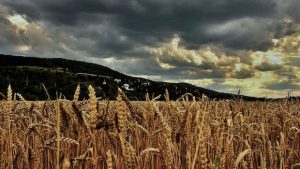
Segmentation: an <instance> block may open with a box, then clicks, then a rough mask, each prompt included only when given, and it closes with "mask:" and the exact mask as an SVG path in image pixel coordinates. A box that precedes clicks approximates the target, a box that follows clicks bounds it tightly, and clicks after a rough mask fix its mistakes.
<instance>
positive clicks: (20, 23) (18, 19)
mask: <svg viewBox="0 0 300 169" xmlns="http://www.w3.org/2000/svg"><path fill="white" fill-rule="evenodd" d="M7 19H8V20H9V21H10V22H11V23H12V24H13V25H16V26H17V27H18V28H19V29H23V30H26V28H27V25H28V24H29V23H28V22H27V20H26V19H25V18H24V17H23V16H21V15H13V16H9V17H8V18H7Z"/></svg>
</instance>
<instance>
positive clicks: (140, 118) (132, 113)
mask: <svg viewBox="0 0 300 169" xmlns="http://www.w3.org/2000/svg"><path fill="white" fill-rule="evenodd" d="M89 92H90V95H89V96H90V98H89V99H88V100H84V101H78V98H79V94H80V91H79V88H77V90H76V92H75V95H74V100H72V101H70V100H61V99H59V100H55V101H50V100H49V101H38V102H29V101H26V100H25V99H24V98H23V97H22V96H21V95H20V94H14V93H13V91H12V90H11V89H10V87H9V89H8V94H7V100H6V101H0V153H1V155H0V168H1V169H2V168H3V169H4V168H14V169H17V168H38V169H40V168H45V169H53V168H63V169H68V168H72V169H77V168H108V169H112V168H114V169H134V168H141V169H144V168H154V169H161V168H166V169H180V168H182V169H185V168H188V169H204V168H215V169H218V168H219V169H223V168H228V169H234V168H243V169H246V168H250V169H252V168H253V169H264V168H268V169H283V168H288V169H290V168H297V167H298V168H299V166H300V165H299V163H300V160H299V159H300V105H299V102H298V101H280V102H245V101H242V100H236V101H212V100H208V99H206V100H202V101H197V102H196V101H187V99H185V97H182V99H181V100H180V101H176V102H172V101H170V100H169V99H168V96H169V94H168V92H166V95H165V97H166V101H165V102H157V101H155V99H154V100H150V98H149V96H148V95H147V96H146V100H147V101H145V102H129V101H128V99H127V98H126V96H125V94H124V93H122V91H121V90H119V96H118V99H117V101H110V102H109V101H97V99H96V96H95V92H94V90H93V88H92V87H89ZM16 96H17V97H16ZM17 98H18V100H16V99H17ZM58 138H59V139H58Z"/></svg>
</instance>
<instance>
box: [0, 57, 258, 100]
mask: <svg viewBox="0 0 300 169" xmlns="http://www.w3.org/2000/svg"><path fill="white" fill-rule="evenodd" d="M8 84H11V86H12V88H13V90H14V91H15V92H18V93H21V94H22V95H23V96H24V97H25V99H28V100H41V99H43V100H45V99H47V98H48V97H47V95H46V92H45V90H44V87H43V86H45V87H46V89H47V91H48V93H49V95H50V99H56V98H57V97H59V96H60V95H61V96H62V97H65V98H67V99H72V97H73V94H74V91H75V88H76V86H77V85H78V84H80V86H81V91H82V92H81V99H84V98H87V86H88V85H92V86H93V87H94V88H95V89H96V93H97V96H99V97H101V98H103V99H115V97H116V92H117V88H118V87H120V88H122V89H123V90H124V91H125V92H126V94H127V96H128V97H129V99H130V100H144V98H145V94H146V93H147V92H148V93H149V95H150V97H154V96H158V95H162V94H164V93H165V91H166V89H168V91H169V94H170V98H171V99H172V100H176V99H178V98H179V97H181V96H182V95H183V94H185V93H191V94H192V95H194V96H195V97H196V98H201V97H202V95H203V94H204V95H206V96H207V97H209V98H212V99H233V98H237V97H238V96H237V95H233V94H227V93H220V92H216V91H212V90H208V89H204V88H201V87H197V86H194V85H191V84H187V83H166V82H156V81H151V80H148V79H143V78H137V77H131V76H127V75H125V74H122V73H119V72H117V71H114V70H112V69H110V68H108V67H105V66H101V65H97V64H92V63H86V62H80V61H74V60H66V59H61V58H36V57H22V56H11V55H1V54H0V92H1V93H2V95H0V97H4V96H3V93H5V92H6V88H7V86H8ZM243 98H244V99H246V100H257V99H259V100H262V99H260V98H254V97H248V96H243Z"/></svg>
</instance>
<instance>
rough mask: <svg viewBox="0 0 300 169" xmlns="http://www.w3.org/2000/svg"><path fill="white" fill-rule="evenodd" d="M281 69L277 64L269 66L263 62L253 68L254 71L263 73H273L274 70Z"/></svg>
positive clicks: (269, 64)
mask: <svg viewBox="0 0 300 169" xmlns="http://www.w3.org/2000/svg"><path fill="white" fill-rule="evenodd" d="M281 68H282V66H281V65H278V64H271V63H268V62H263V63H261V64H260V65H257V66H255V69H256V70H259V71H262V72H265V71H274V70H280V69H281Z"/></svg>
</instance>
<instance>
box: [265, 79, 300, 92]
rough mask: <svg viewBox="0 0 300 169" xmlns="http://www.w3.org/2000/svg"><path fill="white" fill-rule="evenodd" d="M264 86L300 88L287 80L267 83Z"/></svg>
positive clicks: (271, 88)
mask: <svg viewBox="0 0 300 169" xmlns="http://www.w3.org/2000/svg"><path fill="white" fill-rule="evenodd" d="M264 87H265V88H266V89H270V90H300V86H299V85H297V84H295V83H294V82H293V81H288V80H286V81H281V82H276V83H267V84H266V85H265V86H264Z"/></svg>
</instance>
